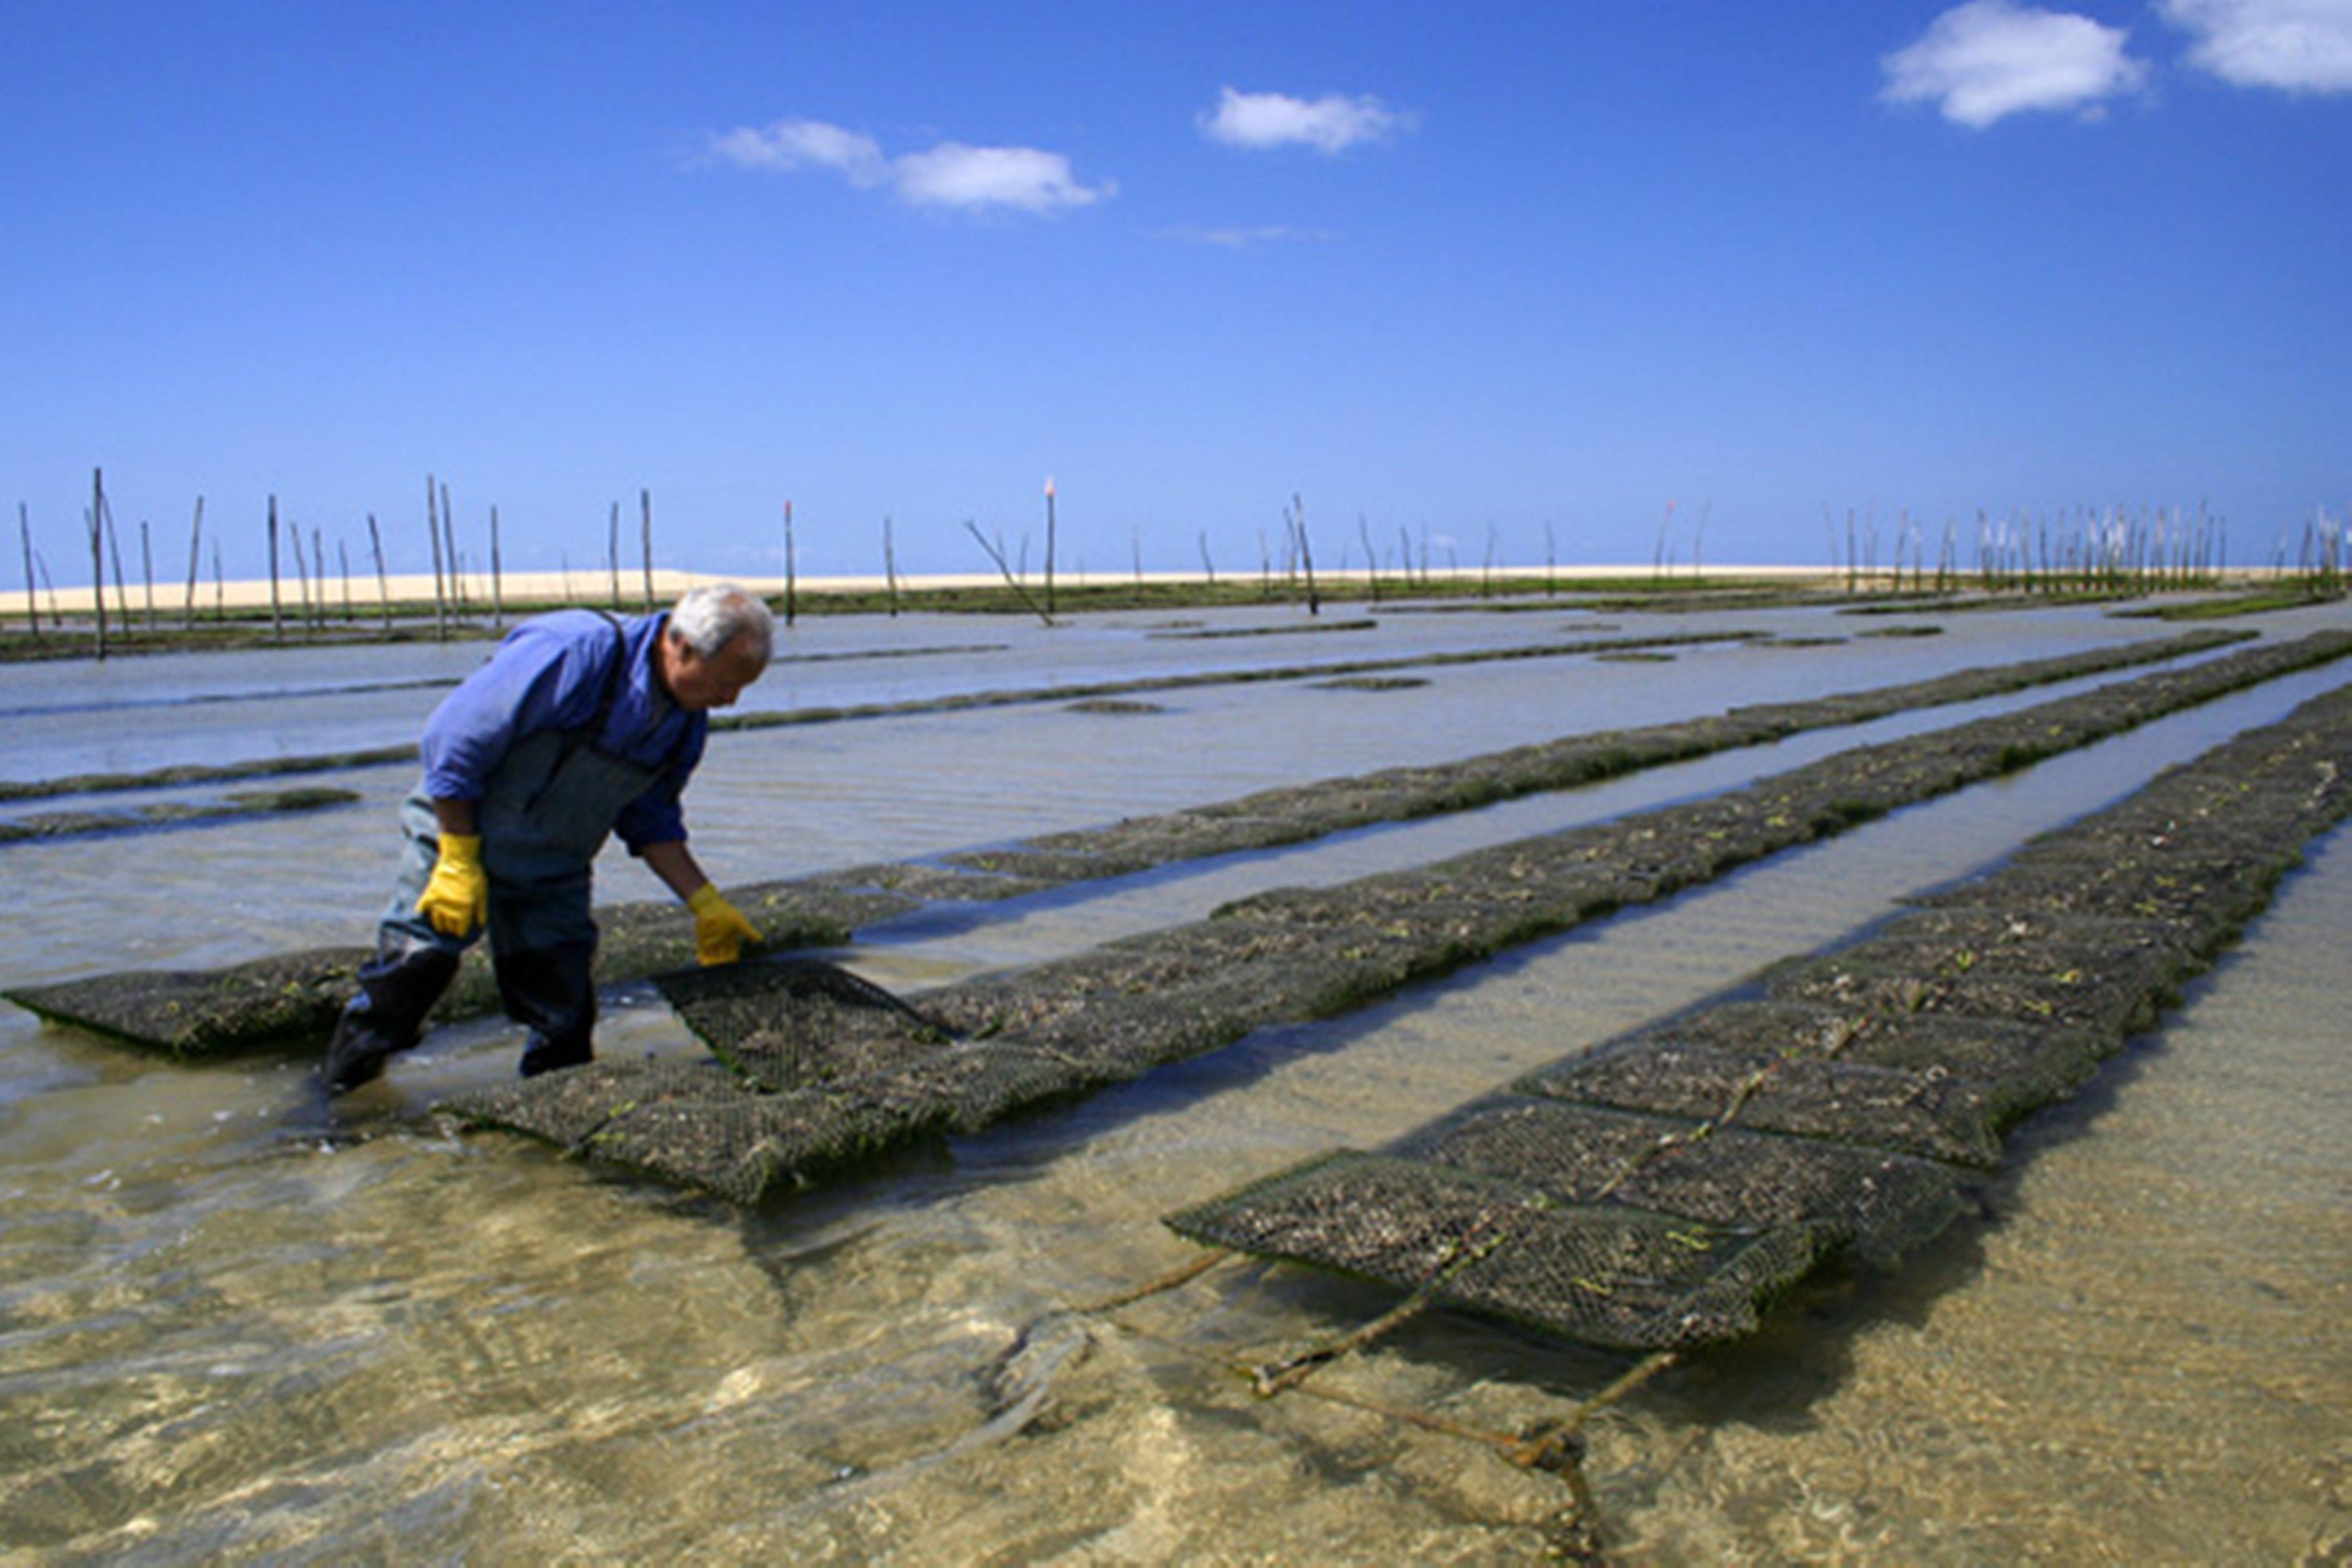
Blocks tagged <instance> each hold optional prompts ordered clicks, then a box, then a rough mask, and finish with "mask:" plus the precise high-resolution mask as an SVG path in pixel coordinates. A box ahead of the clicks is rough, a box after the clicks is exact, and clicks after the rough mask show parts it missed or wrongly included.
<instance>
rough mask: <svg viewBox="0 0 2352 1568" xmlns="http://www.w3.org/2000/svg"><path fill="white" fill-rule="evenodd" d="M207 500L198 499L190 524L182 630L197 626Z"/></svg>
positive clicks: (181, 612) (181, 619)
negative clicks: (198, 583)
mask: <svg viewBox="0 0 2352 1568" xmlns="http://www.w3.org/2000/svg"><path fill="white" fill-rule="evenodd" d="M204 538H205V498H204V497H202V496H198V497H197V498H196V515H195V519H194V521H192V522H190V523H189V524H188V596H187V597H186V598H185V599H184V600H183V601H181V604H180V629H181V630H182V631H188V630H191V629H193V628H194V626H195V624H196V570H197V568H198V567H199V566H201V565H202V564H203V563H204Z"/></svg>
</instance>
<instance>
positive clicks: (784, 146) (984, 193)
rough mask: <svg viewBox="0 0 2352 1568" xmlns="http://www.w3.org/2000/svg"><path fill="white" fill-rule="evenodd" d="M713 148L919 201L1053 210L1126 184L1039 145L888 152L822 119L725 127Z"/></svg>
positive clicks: (723, 155)
mask: <svg viewBox="0 0 2352 1568" xmlns="http://www.w3.org/2000/svg"><path fill="white" fill-rule="evenodd" d="M710 153H711V155H712V156H713V157H715V158H717V159H719V161H720V162H722V163H732V164H734V165H736V166H737V167H738V168H743V169H756V170H761V171H764V172H768V173H775V174H789V173H793V172H795V171H798V170H802V169H829V170H831V171H833V172H834V173H835V174H840V175H841V176H843V177H844V178H845V179H846V180H848V181H849V183H850V184H854V185H861V186H872V185H887V186H888V187H889V188H890V189H891V190H893V191H895V192H896V193H897V194H898V198H899V199H900V200H901V201H904V202H907V203H908V204H909V205H916V206H943V207H956V208H961V209H964V210H970V211H976V210H979V209H982V208H985V207H1017V208H1019V209H1020V210H1022V211H1024V212H1050V211H1052V210H1054V209H1055V208H1056V207H1074V206H1085V205H1087V204H1088V203H1090V202H1097V201H1100V200H1101V199H1102V198H1104V197H1105V196H1108V195H1113V194H1114V193H1115V192H1116V191H1117V190H1118V186H1117V185H1115V184H1111V183H1110V182H1109V181H1105V182H1103V183H1102V184H1098V185H1092V186H1089V185H1082V184H1078V182H1077V181H1076V179H1074V178H1072V176H1071V174H1070V161H1069V159H1068V158H1066V157H1065V156H1064V155H1063V154H1061V153H1047V152H1043V151H1040V150H1039V149H1037V148H1034V147H968V146H966V145H964V144H963V143H962V142H940V144H939V145H938V146H936V147H933V148H931V149H930V150H929V151H928V152H922V153H903V154H901V155H899V156H898V157H896V158H888V157H885V156H884V155H883V153H882V148H881V145H880V143H878V142H876V141H875V140H874V139H873V138H872V137H870V136H861V135H859V134H858V133H857V132H854V131H845V130H843V129H842V128H841V127H839V126H837V125H828V124H826V123H824V121H817V120H779V121H776V122H775V123H774V124H772V125H768V126H765V127H758V128H754V127H749V126H746V127H740V128H739V129H736V130H733V131H724V132H716V133H714V134H713V135H712V136H711V138H710Z"/></svg>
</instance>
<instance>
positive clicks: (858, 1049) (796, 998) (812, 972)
mask: <svg viewBox="0 0 2352 1568" xmlns="http://www.w3.org/2000/svg"><path fill="white" fill-rule="evenodd" d="M655 984H656V986H657V987H658V988H659V989H660V991H661V994H662V996H663V998H664V999H665V1000H667V1002H668V1003H669V1005H671V1006H672V1007H674V1008H676V1009H677V1014H678V1016H679V1017H680V1018H682V1019H684V1020H685V1021H686V1025H687V1026H688V1028H690V1029H692V1030H693V1031H694V1032H695V1033H696V1034H697V1035H698V1036H700V1037H702V1039H703V1041H704V1043H705V1044H707V1045H709V1047H710V1048H711V1051H712V1054H714V1055H715V1056H717V1057H718V1058H719V1060H720V1061H722V1062H724V1063H726V1064H727V1065H728V1066H729V1067H730V1068H733V1069H734V1070H735V1071H736V1072H737V1073H739V1074H740V1075H741V1076H742V1077H743V1078H744V1079H747V1080H749V1081H750V1082H751V1083H752V1084H753V1085H755V1086H757V1087H759V1088H761V1089H769V1090H775V1089H805V1088H810V1087H814V1086H815V1085H819V1084H824V1083H830V1082H832V1081H834V1080H835V1079H843V1078H853V1077H856V1076H858V1075H860V1074H864V1073H871V1072H879V1071H887V1070H889V1069H891V1068H899V1067H907V1066H911V1065H913V1064H914V1063H916V1062H919V1061H920V1060H922V1059H923V1058H927V1057H930V1056H934V1055H936V1054H938V1052H939V1049H940V1047H941V1046H943V1045H945V1044H946V1043H947V1035H946V1033H945V1031H943V1030H942V1029H941V1028H940V1026H938V1025H937V1024H934V1023H932V1022H931V1021H930V1020H929V1019H927V1018H925V1017H924V1016H922V1015H921V1014H919V1013H918V1012H916V1011H915V1010H914V1009H913V1008H911V1007H909V1006H908V1005H906V1004H905V1003H904V1002H901V1001H899V1000H898V998H897V997H896V996H893V995H891V994H890V993H888V992H887V991H885V990H883V989H882V988H881V987H880V986H878V985H876V984H872V983H871V982H869V981H866V980H863V979H860V978H859V977H858V976H857V975H855V974H852V973H850V972H849V971H847V970H845V969H843V968H840V967H839V966H838V965H835V964H831V963H822V962H820V961H818V960H815V959H809V958H788V959H781V960H772V961H769V962H765V963H731V964H720V965H719V966H717V967H714V968H709V969H688V970H681V971H675V972H673V973H668V974H664V975H659V976H657V977H656V980H655Z"/></svg>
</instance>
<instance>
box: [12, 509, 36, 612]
mask: <svg viewBox="0 0 2352 1568" xmlns="http://www.w3.org/2000/svg"><path fill="white" fill-rule="evenodd" d="M16 537H17V538H18V539H19V540H21V541H22V542H23V543H24V546H25V625H26V627H28V628H29V629H30V630H31V632H32V634H33V640H34V641H35V642H38V641H40V640H41V602H40V601H39V600H38V599H37V598H35V597H34V596H33V514H32V513H31V512H30V511H29V510H26V506H25V503H24V502H23V501H18V502H17V503H16Z"/></svg>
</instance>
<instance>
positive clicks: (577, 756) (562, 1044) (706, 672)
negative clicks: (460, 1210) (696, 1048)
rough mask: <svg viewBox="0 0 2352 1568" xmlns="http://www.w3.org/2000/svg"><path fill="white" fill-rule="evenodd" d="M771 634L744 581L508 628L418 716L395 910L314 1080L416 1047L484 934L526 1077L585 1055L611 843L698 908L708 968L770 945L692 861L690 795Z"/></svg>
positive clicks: (358, 1071)
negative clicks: (710, 734)
mask: <svg viewBox="0 0 2352 1568" xmlns="http://www.w3.org/2000/svg"><path fill="white" fill-rule="evenodd" d="M774 636H775V625H774V622H773V620H772V618H771V617H770V616H769V614H768V607H767V605H763V604H761V602H760V601H759V600H758V599H757V598H755V597H753V596H752V595H750V594H748V593H746V592H744V591H743V590H742V589H740V588H738V587H734V586H732V585H731V584H722V585H718V586H707V587H699V588H695V589H693V590H691V591H689V592H688V594H687V595H685V596H684V597H683V598H681V599H679V600H678V602H677V607H676V608H675V609H672V610H671V611H669V612H668V613H667V614H666V615H656V616H644V617H642V618H632V619H628V620H617V619H615V618H614V617H613V616H607V615H604V614H603V613H602V612H599V611H595V610H559V611H557V612H555V613H554V614H552V615H547V616H538V617H537V618H535V619H532V620H529V621H526V622H524V623H523V624H522V625H520V626H517V627H516V628H515V629H514V630H513V631H512V632H510V633H509V634H508V636H507V638H506V640H505V641H504V642H503V643H501V644H499V649H498V651H497V652H496V653H495V654H493V655H492V656H491V657H490V659H489V662H488V663H487V664H485V665H484V666H483V667H482V668H480V669H478V670H476V671H475V672H474V673H473V674H472V675H471V676H468V677H467V679H466V680H465V682H464V683H463V684H462V685H460V686H459V687H458V688H457V690H455V691H453V692H451V693H450V694H449V696H448V698H447V699H446V700H444V701H443V702H442V704H441V705H440V707H439V708H437V709H436V710H434V713H433V717H432V718H431V719H430V720H429V721H426V723H425V738H424V743H423V745H422V747H421V750H422V752H423V753H424V759H425V778H424V782H423V783H422V784H420V785H419V786H418V787H417V789H416V791H415V793H414V794H413V795H410V796H409V797H408V800H407V802H406V804H405V805H403V807H402V808H401V826H402V827H403V828H404V831H405V832H406V833H407V836H408V845H407V850H406V854H405V858H404V859H403V861H402V862H401V869H400V875H399V878H398V879H397V881H396V882H395V884H394V892H393V900H392V907H391V908H390V909H389V910H386V911H385V914H384V917H383V922H382V923H381V925H380V926H379V927H378V928H377V945H376V954H375V956H374V957H373V959H371V960H369V961H368V962H367V963H365V964H363V965H362V966H361V969H360V993H359V994H358V995H357V996H355V997H353V998H352V1001H351V1003H350V1005H348V1006H346V1007H345V1008H344V1009H343V1014H342V1016H341V1020H340V1021H339V1022H338V1023H337V1025H336V1027H335V1037H334V1040H333V1042H332V1043H331V1044H330V1045H329V1046H328V1047H327V1058H326V1061H325V1063H324V1064H323V1065H322V1066H321V1068H320V1080H321V1081H322V1082H323V1083H324V1084H325V1085H326V1087H327V1089H328V1091H329V1092H330V1093H331V1094H341V1093H342V1092H344V1091H345V1090H347V1089H356V1088H358V1087H359V1086H360V1085H362V1084H363V1083H367V1082H369V1081H370V1080H372V1079H374V1078H375V1077H376V1076H377V1075H378V1074H380V1073H381V1072H383V1064H384V1062H385V1061H386V1060H387V1059H388V1058H391V1057H392V1056H393V1055H394V1053H396V1052H399V1051H404V1050H406V1049H408V1048H409V1047H411V1046H414V1045H415V1043H416V1039H417V1036H418V1034H419V1033H420V1032H421V1030H422V1029H423V1026H424V1023H425V1014H426V1013H427V1012H429V1011H431V1009H432V1007H433V1005H434V1003H436V1002H437V1001H438V1000H440V997H441V994H442V993H443V992H444V991H446V989H447V988H448V985H449V982H450V980H451V979H452V978H453V977H455V975H456V974H457V961H458V959H459V957H460V956H461V955H462V954H463V953H464V952H465V951H466V949H467V948H468V947H470V946H472V945H473V943H474V942H475V941H476V940H477V939H478V937H479V936H480V935H481V933H482V931H484V930H485V929H487V930H488V932H489V938H490V956H491V959H492V963H493V966H494V969H495V973H496V974H497V977H498V985H499V1001H500V1002H501V1003H502V1004H503V1005H505V1007H506V1012H507V1016H509V1017H510V1018H512V1019H514V1020H515V1021H516V1022H517V1023H520V1024H522V1025H524V1026H526V1027H527V1028H528V1029H529V1030H530V1036H529V1038H528V1040H527V1041H526V1042H525V1044H524V1047H523V1054H522V1072H523V1076H524V1077H526V1078H530V1077H533V1076H535V1075H537V1074H540V1073H543V1072H551V1071H553V1070H554V1069H555V1068H567V1067H575V1066H578V1065H579V1064H580V1063H583V1062H585V1061H588V1060H590V1059H591V1058H593V1056H594V1051H593V1047H592V1045H591V1042H590V1036H591V1034H592V1032H593V1029H594V1027H595V1022H596V991H595V985H594V983H593V979H592V978H591V975H590V973H589V970H590V962H591V960H592V959H593V957H594V956H595V952H596V925H595V921H593V919H592V918H591V916H590V914H589V888H590V868H591V866H592V865H593V862H594V860H595V858H596V853H597V851H598V850H599V849H600V848H601V847H603V846H604V839H605V837H606V836H607V835H609V834H612V833H614V832H617V833H619V834H620V836H621V841H622V843H624V844H625V845H627V846H628V848H629V851H630V853H631V854H633V855H635V856H636V857H637V858H640V859H642V860H643V861H645V863H646V866H647V867H649V868H651V869H652V871H653V873H654V875H656V877H659V878H660V879H662V881H663V882H665V883H666V884H667V885H668V887H669V889H670V890H671V891H672V892H674V893H676V894H677V896H678V897H679V898H681V899H683V900H686V903H687V907H688V908H689V909H690V910H693V911H694V934H695V945H696V948H697V951H698V954H699V956H700V958H701V961H702V962H703V963H706V964H708V963H733V962H734V960H735V959H736V957H737V956H738V954H739V953H740V951H741V949H742V946H743V944H744V943H745V942H758V941H759V940H760V933H759V931H758V930H757V929H756V928H754V927H753V926H752V924H751V921H748V920H746V919H744V917H743V916H742V914H741V913H740V911H738V910H736V909H735V908H734V906H733V905H731V904H730V903H729V902H728V901H727V900H725V899H724V898H722V897H721V896H720V895H719V889H717V888H716V887H714V886H712V884H711V881H710V879H709V877H707V876H705V875H704V874H703V871H702V868H701V867H700V866H698V865H697V864H696V862H695V858H694V856H693V854H692V852H691V851H689V850H688V848H687V847H686V822H685V817H684V815H683V813H682V811H681V808H680V806H679V804H678V795H679V792H680V791H681V790H683V789H684V788H685V786H686V781H687V778H688V775H690V774H691V773H693V772H694V768H695V764H696V763H698V762H700V761H701V760H702V747H703V741H704V738H705V735H706V733H707V731H708V730H709V718H708V717H707V715H708V714H709V710H711V709H714V708H724V707H727V706H728V705H729V704H730V703H732V702H733V701H734V700H735V699H736V698H737V697H738V696H739V695H740V694H741V692H742V690H743V689H744V688H745V687H747V686H749V685H751V682H753V681H754V680H757V679H759V678H760V675H761V672H762V671H763V670H765V669H766V668H767V666H768V658H769V653H770V650H771V648H772V644H773V640H774Z"/></svg>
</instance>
